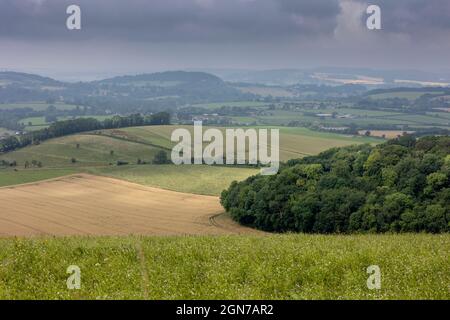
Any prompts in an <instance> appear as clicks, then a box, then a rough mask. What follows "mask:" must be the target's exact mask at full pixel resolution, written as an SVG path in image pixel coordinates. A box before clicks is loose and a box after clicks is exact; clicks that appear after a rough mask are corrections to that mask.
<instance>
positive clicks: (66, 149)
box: [0, 126, 383, 168]
mask: <svg viewBox="0 0 450 320" xmlns="http://www.w3.org/2000/svg"><path fill="white" fill-rule="evenodd" d="M176 128H179V126H148V127H132V128H123V129H111V130H102V131H98V132H97V134H88V133H87V134H77V135H70V136H65V137H60V138H55V139H51V140H48V141H44V142H43V143H41V144H39V145H33V146H28V147H25V148H23V149H19V150H17V151H14V152H10V153H7V154H4V155H0V160H7V161H14V160H15V161H16V162H17V164H18V166H23V165H24V164H25V162H26V161H29V162H31V161H32V160H36V161H41V162H42V164H43V166H44V167H50V168H61V167H63V168H66V167H70V168H72V167H77V166H78V167H79V166H107V165H110V164H115V163H116V162H117V161H118V160H121V161H126V162H129V163H130V164H136V162H137V160H138V159H141V160H142V161H150V160H152V159H153V157H154V155H155V154H156V153H157V152H158V151H160V150H162V149H163V150H166V151H170V149H171V148H172V147H173V146H174V145H175V143H173V142H171V141H170V136H171V134H172V132H173V130H175V129H176ZM183 128H187V129H189V130H191V131H192V130H193V127H192V126H184V127H183ZM204 130H207V127H205V128H204ZM222 130H225V128H222ZM382 141H383V140H381V139H376V138H370V137H361V136H346V135H339V134H333V133H323V132H315V131H312V130H309V129H306V128H280V158H281V160H282V161H286V160H289V159H292V158H301V157H303V156H306V155H313V154H317V153H319V152H321V151H324V150H327V149H329V148H333V147H341V146H347V145H351V144H360V143H380V142H382ZM77 145H78V146H79V147H78V148H77ZM111 151H113V153H112V154H111ZM72 158H74V159H75V160H76V162H75V163H73V162H72Z"/></svg>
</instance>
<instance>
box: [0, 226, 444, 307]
mask: <svg viewBox="0 0 450 320" xmlns="http://www.w3.org/2000/svg"><path fill="white" fill-rule="evenodd" d="M449 251H450V236H449V235H448V234H446V235H424V234H403V235H352V236H342V235H331V236H325V235H302V234H299V235H269V236H222V237H121V238H108V237H104V238H102V237H99V238H77V237H70V238H35V239H1V240H0V299H293V300H297V299H450V293H449V283H450V264H449V260H448V259H449V257H448V252H449ZM69 265H77V266H79V267H80V269H81V289H80V290H68V289H67V286H66V280H67V278H68V277H69V274H67V273H66V269H67V267H68V266H69ZM370 265H378V266H379V267H380V269H381V289H380V290H369V289H368V288H367V285H366V281H367V279H368V277H369V274H367V272H366V269H367V267H368V266H370Z"/></svg>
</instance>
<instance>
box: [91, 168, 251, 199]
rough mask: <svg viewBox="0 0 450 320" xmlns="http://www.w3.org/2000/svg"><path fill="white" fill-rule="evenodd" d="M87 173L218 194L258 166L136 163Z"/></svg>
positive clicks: (248, 174) (188, 190)
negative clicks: (252, 167) (137, 164)
mask: <svg viewBox="0 0 450 320" xmlns="http://www.w3.org/2000/svg"><path fill="white" fill-rule="evenodd" d="M88 172H89V173H92V174H97V175H105V176H110V177H113V178H118V179H122V180H127V181H131V182H136V183H139V184H143V185H147V186H152V187H158V188H163V189H168V190H173V191H179V192H186V193H195V194H205V195H215V196H217V195H220V193H221V192H222V191H223V190H224V189H226V188H228V187H229V185H230V184H231V182H233V181H234V180H236V181H241V180H244V179H246V178H247V177H249V176H251V175H255V174H258V173H259V170H258V169H248V168H236V167H226V166H206V165H203V166H198V165H191V166H189V165H181V166H175V165H170V164H169V165H139V166H126V167H116V166H114V167H105V168H92V169H89V170H88Z"/></svg>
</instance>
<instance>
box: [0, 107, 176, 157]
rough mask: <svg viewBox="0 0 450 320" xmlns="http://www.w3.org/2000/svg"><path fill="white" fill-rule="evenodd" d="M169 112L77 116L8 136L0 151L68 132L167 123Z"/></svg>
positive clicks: (60, 135) (21, 146) (1, 143)
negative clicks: (95, 116)
mask: <svg viewBox="0 0 450 320" xmlns="http://www.w3.org/2000/svg"><path fill="white" fill-rule="evenodd" d="M169 124H170V114H169V113H167V112H159V113H155V114H152V115H146V116H143V115H141V114H132V115H129V116H114V117H112V118H110V119H105V120H104V121H98V120H96V119H94V118H78V119H73V120H65V121H57V122H54V123H52V124H51V125H50V126H49V127H48V128H45V129H41V130H36V131H32V132H29V133H26V134H23V135H20V136H10V137H8V138H6V139H3V140H1V141H0V152H10V151H14V150H16V149H19V148H23V147H26V146H28V145H31V144H39V143H40V142H42V141H45V140H48V139H51V138H57V137H62V136H66V135H69V134H74V133H80V132H86V131H93V130H100V129H114V128H124V127H135V126H148V125H150V126H151V125H169Z"/></svg>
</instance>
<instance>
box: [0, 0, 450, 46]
mask: <svg viewBox="0 0 450 320" xmlns="http://www.w3.org/2000/svg"><path fill="white" fill-rule="evenodd" d="M342 1H349V0H341V1H339V0H2V1H1V2H0V37H8V38H10V39H37V40H42V39H48V40H56V39H58V38H67V37H70V38H71V39H73V38H80V39H96V38H103V39H115V40H122V39H123V40H125V39H126V40H131V41H156V42H166V41H167V42H182V41H187V42H189V41H194V42H220V41H259V42H261V41H262V42H264V41H266V42H273V41H275V40H278V41H282V40H285V39H289V38H292V37H297V38H298V37H301V36H313V37H317V36H322V35H323V36H327V35H328V36H330V37H331V36H333V31H334V30H335V29H336V27H337V21H338V20H337V17H338V16H339V14H340V12H341V7H340V2H342ZM354 1H355V2H361V3H365V4H369V3H370V4H378V5H380V6H381V8H382V14H383V27H384V28H383V29H384V30H385V32H387V33H402V34H407V35H410V36H412V37H414V36H416V35H423V34H425V33H428V34H430V33H433V32H434V33H436V35H437V36H439V34H440V33H442V32H447V33H448V32H449V30H450V1H449V0H395V1H394V0H373V1H372V0H371V1H368V0H354ZM70 4H78V5H80V6H81V8H82V18H83V19H82V23H83V30H82V31H81V32H78V33H76V34H75V33H69V32H68V30H66V28H65V20H66V18H67V15H66V13H65V11H66V8H67V6H68V5H70ZM361 17H362V19H365V17H366V16H365V15H364V14H362V15H361ZM361 22H362V23H361V25H364V21H361Z"/></svg>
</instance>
